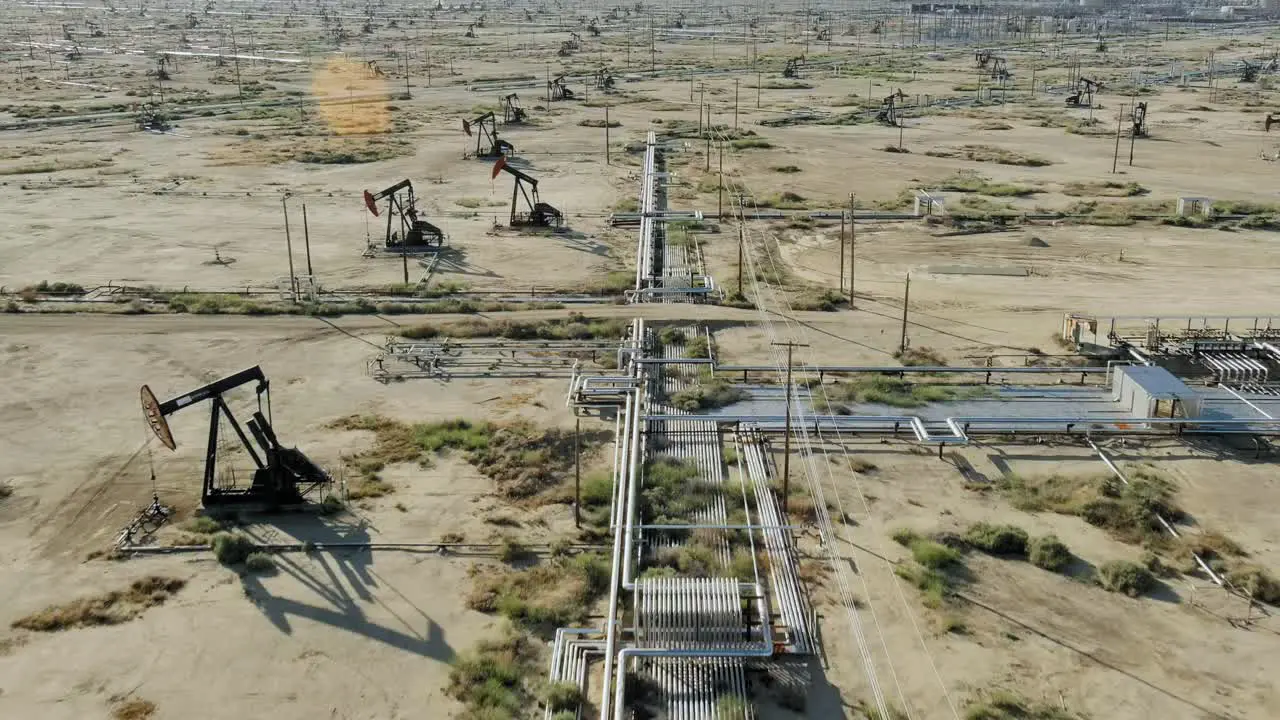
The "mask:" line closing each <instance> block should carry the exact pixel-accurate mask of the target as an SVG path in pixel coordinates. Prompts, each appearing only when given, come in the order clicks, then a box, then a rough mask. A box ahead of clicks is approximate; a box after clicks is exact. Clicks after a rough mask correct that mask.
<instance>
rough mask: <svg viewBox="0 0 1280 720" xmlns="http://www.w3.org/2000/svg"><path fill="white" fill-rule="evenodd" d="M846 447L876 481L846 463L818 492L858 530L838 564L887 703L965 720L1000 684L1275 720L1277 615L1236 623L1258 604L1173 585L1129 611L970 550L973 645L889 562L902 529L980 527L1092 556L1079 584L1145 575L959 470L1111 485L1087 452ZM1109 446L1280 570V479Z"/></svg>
mask: <svg viewBox="0 0 1280 720" xmlns="http://www.w3.org/2000/svg"><path fill="white" fill-rule="evenodd" d="M848 449H849V452H850V453H851V454H852V455H853V456H854V457H857V458H860V459H862V460H866V461H870V462H872V463H874V464H875V465H876V466H877V468H878V469H877V470H875V471H873V472H870V473H867V474H864V475H855V474H854V473H848V472H847V471H846V472H840V469H842V468H844V467H846V466H845V462H846V461H845V455H844V453H843V452H841V451H839V450H833V453H832V454H830V455H829V456H828V460H830V461H831V464H832V465H833V466H834V467H833V472H834V473H835V475H834V480H832V479H830V478H828V477H826V476H821V477H819V478H818V482H820V483H822V484H823V485H824V486H826V495H827V497H828V499H831V498H833V497H838V498H839V501H838V502H839V506H840V507H842V508H843V510H844V511H845V512H847V513H848V514H849V515H850V516H851V517H853V518H856V522H850V523H848V524H847V526H845V527H844V528H843V529H841V530H840V531H839V533H838V535H839V537H840V538H841V539H840V541H839V542H838V543H837V549H836V552H837V553H838V554H839V555H840V556H841V557H847V558H850V561H851V563H852V566H853V567H856V568H857V570H858V572H857V573H856V574H854V575H852V576H851V577H852V583H853V594H854V597H856V598H857V599H858V601H859V607H860V608H861V610H860V612H859V615H860V617H861V618H862V620H861V622H862V624H863V626H864V629H865V631H866V633H867V635H868V642H869V644H870V645H871V647H872V652H873V655H874V656H875V657H876V660H877V670H878V675H879V677H880V680H881V683H882V684H883V686H884V688H885V692H886V694H887V696H888V697H890V698H891V699H893V702H894V703H895V704H897V705H899V706H900V707H902V706H904V705H905V706H906V707H909V708H910V709H911V711H912V713H913V716H915V717H947V716H949V715H950V709H949V706H948V703H953V704H955V706H956V707H962V703H964V702H966V701H968V700H969V699H971V698H972V697H974V696H975V695H976V694H977V692H978V691H980V690H984V689H991V688H1004V689H1012V690H1016V691H1019V692H1021V693H1023V694H1025V695H1027V696H1028V697H1030V698H1032V699H1034V700H1038V701H1045V702H1048V703H1050V704H1052V705H1059V704H1061V703H1065V704H1066V706H1067V707H1068V708H1070V710H1072V711H1074V712H1084V713H1088V716H1090V717H1125V718H1139V717H1153V716H1160V715H1164V716H1169V717H1194V718H1208V717H1214V718H1220V717H1226V718H1267V717H1273V716H1274V715H1275V714H1276V713H1277V712H1280V706H1277V704H1276V703H1277V698H1276V694H1275V688H1274V674H1275V660H1274V651H1275V641H1276V635H1277V633H1278V632H1280V623H1277V621H1276V619H1275V618H1274V617H1267V618H1264V619H1263V620H1262V621H1261V622H1259V623H1258V624H1256V625H1254V626H1252V627H1249V628H1243V627H1237V626H1234V625H1233V624H1232V623H1231V622H1230V620H1232V619H1243V618H1244V617H1245V616H1246V612H1247V611H1246V607H1245V603H1244V601H1242V600H1240V599H1238V598H1230V597H1228V596H1226V595H1225V594H1224V593H1223V592H1222V591H1221V590H1220V589H1218V588H1217V587H1216V586H1214V585H1212V584H1211V583H1209V582H1208V581H1207V580H1206V579H1203V578H1199V579H1197V578H1188V577H1183V578H1178V579H1175V580H1169V581H1167V582H1165V583H1164V584H1163V586H1162V587H1161V588H1159V590H1158V591H1157V592H1154V593H1153V594H1152V595H1151V596H1148V597H1145V598H1141V599H1130V598H1126V597H1123V596H1119V595H1115V594H1112V593H1107V592H1105V591H1103V590H1101V589H1100V588H1097V587H1094V586H1092V585H1090V584H1088V583H1087V582H1085V581H1082V580H1079V579H1075V578H1074V577H1069V576H1061V575H1055V574H1052V573H1048V572H1045V571H1043V570H1039V569H1037V568H1035V567H1034V566H1031V565H1030V564H1027V563H1024V562H1017V561H1006V560H998V559H993V558H990V557H986V556H982V555H980V554H971V555H970V556H968V559H967V561H966V564H967V566H968V568H969V570H970V572H971V574H972V581H971V583H970V584H968V585H967V586H965V587H964V588H963V589H962V593H963V596H964V598H965V601H963V602H959V603H957V604H956V606H955V607H954V608H951V609H948V610H946V611H945V614H949V615H951V616H952V617H953V618H957V619H959V620H960V621H961V622H963V624H964V626H965V628H966V629H965V631H964V632H963V633H960V634H957V633H954V632H952V633H947V632H944V631H943V630H942V626H941V625H940V622H941V620H940V613H939V612H938V611H934V610H930V609H927V608H925V607H923V606H922V605H921V603H920V599H919V595H918V593H917V592H916V590H915V589H914V588H912V587H910V586H909V585H906V584H903V583H900V582H899V581H897V580H896V579H895V578H894V577H893V572H892V568H891V566H890V563H889V562H887V560H895V561H896V560H898V559H900V558H902V557H903V556H904V555H905V553H904V551H903V549H902V548H901V547H899V546H897V545H896V544H894V543H893V542H892V541H891V540H889V538H888V535H889V533H890V531H892V530H894V529H896V528H900V527H908V528H912V529H915V530H917V531H921V532H931V531H934V530H949V531H963V529H964V528H965V527H967V526H968V525H969V524H972V523H974V522H980V521H986V522H999V523H1006V522H1007V523H1013V524H1016V525H1019V526H1021V527H1023V528H1024V529H1026V530H1027V531H1028V532H1029V533H1031V534H1032V535H1042V534H1049V533H1053V534H1056V535H1058V537H1060V538H1061V539H1062V540H1063V541H1064V542H1065V543H1067V545H1068V546H1069V547H1070V548H1071V549H1072V551H1073V552H1074V553H1075V554H1076V555H1078V556H1079V557H1080V558H1081V560H1082V563H1079V564H1078V565H1077V567H1075V568H1073V570H1072V572H1073V573H1078V572H1080V571H1082V570H1084V569H1085V567H1086V566H1085V565H1084V563H1087V564H1088V565H1092V566H1098V565H1101V564H1102V563H1104V562H1107V561H1110V560H1130V561H1137V560H1138V557H1139V556H1140V555H1141V550H1140V549H1138V548H1135V547H1133V546H1130V545H1124V544H1122V543H1119V542H1116V541H1115V540H1112V539H1111V538H1109V537H1108V536H1107V535H1106V534H1105V533H1104V532H1102V531H1100V530H1098V529H1097V528H1094V527H1091V526H1089V525H1088V524H1086V523H1085V522H1084V521H1082V520H1080V519H1078V518H1070V517H1063V516H1056V515H1052V514H1040V515H1032V514H1027V513H1023V512H1019V511H1015V510H1012V509H1011V508H1010V507H1009V506H1008V504H1007V503H1006V502H1004V501H1003V500H1001V499H999V497H998V496H995V495H987V494H984V493H979V492H975V491H972V490H968V489H965V488H964V487H963V484H964V483H965V479H966V478H965V476H964V475H962V474H961V473H960V472H959V471H958V470H957V467H958V465H957V462H958V458H957V455H958V456H960V457H961V458H963V461H968V463H969V464H971V465H972V466H973V468H974V469H975V470H976V471H977V472H979V473H981V474H983V475H984V476H986V477H989V478H994V477H999V476H1000V473H1001V472H1002V470H1003V471H1012V472H1016V473H1021V474H1024V475H1028V476H1031V475H1041V474H1046V473H1051V472H1065V473H1075V472H1079V473H1097V472H1100V471H1104V470H1105V469H1104V468H1103V467H1102V465H1101V463H1100V462H1099V461H1098V460H1096V458H1095V457H1094V456H1092V455H1091V451H1090V450H1089V449H1088V448H1087V447H1082V446H1070V445H1056V446H1055V445H1049V446H1039V445H1033V444H994V445H989V444H985V443H984V444H982V445H979V446H975V447H969V448H965V449H964V450H961V451H958V452H957V453H948V459H947V460H945V461H940V460H938V459H937V458H936V457H930V456H928V455H923V454H922V455H916V454H913V453H912V452H911V450H912V448H909V447H906V446H904V445H902V444H899V443H889V444H872V443H853V444H851V445H850V446H849V448H848ZM1111 450H1112V451H1113V455H1114V457H1115V458H1116V459H1117V461H1121V462H1149V463H1151V464H1153V465H1154V466H1155V467H1156V468H1157V469H1158V470H1159V471H1161V472H1163V473H1166V474H1167V475H1168V476H1169V477H1171V478H1172V479H1173V480H1174V482H1175V483H1176V485H1177V487H1178V492H1179V496H1178V497H1179V501H1180V502H1182V503H1183V504H1184V507H1185V508H1187V510H1188V511H1189V512H1190V514H1191V515H1192V516H1194V518H1195V525H1198V526H1199V527H1195V526H1188V527H1184V528H1183V532H1190V533H1196V532H1199V531H1200V530H1201V529H1228V534H1229V535H1231V536H1234V537H1235V538H1237V539H1238V540H1239V542H1241V543H1242V545H1244V546H1245V548H1246V549H1247V551H1248V552H1249V553H1250V555H1251V556H1252V558H1253V559H1254V560H1255V561H1257V562H1259V563H1261V564H1263V565H1265V566H1268V567H1275V565H1276V563H1277V562H1280V534H1277V533H1276V532H1275V530H1274V528H1272V527H1271V526H1270V524H1269V523H1267V522H1265V521H1260V518H1258V517H1257V514H1256V511H1254V510H1251V509H1250V508H1251V507H1256V506H1257V505H1261V504H1265V503H1266V502H1267V500H1266V498H1268V497H1274V496H1275V495H1276V494H1277V493H1278V492H1280V488H1277V487H1276V485H1275V483H1274V482H1271V481H1269V480H1266V479H1264V476H1265V475H1266V474H1267V473H1268V471H1267V469H1266V468H1267V467H1268V466H1266V465H1262V466H1258V465H1252V464H1246V463H1243V462H1239V461H1235V460H1231V459H1228V458H1222V457H1216V456H1215V455H1214V454H1212V453H1211V452H1206V451H1205V450H1204V449H1196V448H1190V447H1188V446H1186V445H1183V444H1174V443H1157V444H1154V445H1153V446H1151V447H1145V448H1136V447H1130V448H1127V449H1125V448H1119V447H1115V448H1111ZM961 462H962V461H961ZM823 464H825V463H823ZM820 466H821V464H820ZM793 467H794V465H793ZM819 475H822V473H819ZM848 478H856V481H855V482H852V483H851V482H848ZM1209 485H1211V486H1212V488H1209V487H1207V486H1209ZM831 583H832V581H831V580H828V581H827V582H826V584H825V590H824V591H823V592H820V593H819V594H818V596H819V598H824V599H825V602H823V601H822V600H820V603H821V604H820V608H821V612H822V615H823V625H822V627H823V634H824V638H825V639H826V642H827V647H828V649H829V652H831V653H832V654H833V657H832V658H831V663H832V665H833V667H843V668H845V670H844V672H843V673H841V675H840V676H839V678H840V679H838V680H836V682H837V684H838V685H840V686H841V689H842V690H843V691H844V697H845V698H846V700H848V701H850V702H852V701H855V700H856V699H859V698H865V697H867V695H868V693H867V690H866V687H865V680H864V678H863V675H862V673H861V668H862V664H861V661H860V660H859V659H858V656H857V655H856V647H857V646H856V644H855V643H854V640H853V634H852V632H853V628H852V625H851V622H852V621H851V619H850V617H849V616H848V614H847V613H846V612H845V611H844V610H843V609H842V608H841V606H840V605H839V604H838V602H836V601H835V600H834V598H836V597H838V595H837V594H836V591H835V589H834V586H833V585H832V584H831ZM1253 617H1254V618H1255V619H1257V617H1258V615H1257V611H1254V613H1253ZM881 643H883V645H882V644H881ZM886 657H887V658H889V659H890V660H889V661H886V660H885V658H886ZM944 688H945V690H944ZM900 698H906V701H905V703H904V701H903V700H901V699H900Z"/></svg>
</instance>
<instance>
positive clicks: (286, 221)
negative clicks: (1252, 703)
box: [280, 192, 298, 302]
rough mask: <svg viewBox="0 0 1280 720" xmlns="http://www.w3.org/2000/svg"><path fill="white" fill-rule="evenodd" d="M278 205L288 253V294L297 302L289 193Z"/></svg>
mask: <svg viewBox="0 0 1280 720" xmlns="http://www.w3.org/2000/svg"><path fill="white" fill-rule="evenodd" d="M280 207H281V208H282V209H283V210H284V246H285V250H286V251H287V252H288V253H289V296H290V297H292V298H293V301H294V302H298V281H297V279H296V278H297V276H296V275H294V274H293V239H292V238H291V237H289V193H287V192H286V193H285V194H284V195H283V196H282V197H281V198H280Z"/></svg>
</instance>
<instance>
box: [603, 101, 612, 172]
mask: <svg viewBox="0 0 1280 720" xmlns="http://www.w3.org/2000/svg"><path fill="white" fill-rule="evenodd" d="M604 164H605V165H612V164H613V163H612V162H610V158H609V106H608V105H605V106H604Z"/></svg>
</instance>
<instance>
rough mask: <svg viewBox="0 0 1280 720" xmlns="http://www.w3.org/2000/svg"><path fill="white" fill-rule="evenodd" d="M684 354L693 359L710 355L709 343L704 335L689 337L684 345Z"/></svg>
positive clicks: (705, 357)
mask: <svg viewBox="0 0 1280 720" xmlns="http://www.w3.org/2000/svg"><path fill="white" fill-rule="evenodd" d="M684 356H685V357H687V358H694V359H707V358H710V357H711V345H710V343H708V342H707V336H706V335H699V336H697V337H695V338H691V339H690V340H689V341H688V342H686V343H685V345H684Z"/></svg>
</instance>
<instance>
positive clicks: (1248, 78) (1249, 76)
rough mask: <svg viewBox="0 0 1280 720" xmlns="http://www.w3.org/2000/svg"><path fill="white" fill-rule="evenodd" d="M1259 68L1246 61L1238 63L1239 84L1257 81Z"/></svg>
mask: <svg viewBox="0 0 1280 720" xmlns="http://www.w3.org/2000/svg"><path fill="white" fill-rule="evenodd" d="M1259 70H1260V68H1259V67H1258V66H1257V65H1254V64H1253V63H1251V62H1249V61H1248V60H1241V61H1240V82H1242V83H1251V82H1257V81H1258V71H1259Z"/></svg>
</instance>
